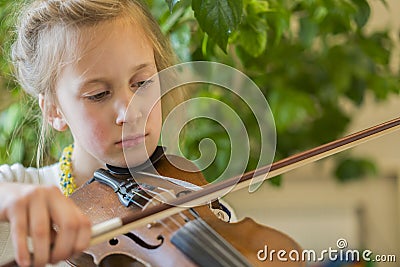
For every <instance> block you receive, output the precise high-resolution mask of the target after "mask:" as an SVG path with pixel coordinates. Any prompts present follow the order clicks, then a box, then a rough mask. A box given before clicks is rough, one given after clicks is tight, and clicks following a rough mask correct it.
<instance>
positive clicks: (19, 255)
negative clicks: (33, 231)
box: [7, 200, 31, 267]
mask: <svg viewBox="0 0 400 267" xmlns="http://www.w3.org/2000/svg"><path fill="white" fill-rule="evenodd" d="M7 217H8V218H9V221H10V225H11V229H10V230H11V239H12V241H13V247H14V252H15V260H16V261H17V263H18V265H19V266H22V267H25V266H30V265H31V256H30V253H29V249H28V242H27V237H28V213H27V204H26V202H25V201H23V200H21V201H19V202H18V203H17V204H15V205H13V206H12V207H11V209H10V212H9V214H7Z"/></svg>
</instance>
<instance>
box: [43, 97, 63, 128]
mask: <svg viewBox="0 0 400 267" xmlns="http://www.w3.org/2000/svg"><path fill="white" fill-rule="evenodd" d="M39 106H40V109H41V110H42V113H43V116H44V118H45V119H46V120H47V122H48V123H49V124H50V125H51V127H53V128H54V129H55V130H57V131H60V132H62V131H65V130H67V129H68V124H67V122H66V120H65V118H64V115H63V114H62V112H61V110H60V109H59V108H58V107H57V105H56V104H55V103H50V104H49V103H46V101H45V97H44V95H43V94H39Z"/></svg>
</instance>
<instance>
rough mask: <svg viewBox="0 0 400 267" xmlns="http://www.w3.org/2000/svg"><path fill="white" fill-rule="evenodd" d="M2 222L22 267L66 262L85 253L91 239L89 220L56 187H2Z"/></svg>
mask: <svg viewBox="0 0 400 267" xmlns="http://www.w3.org/2000/svg"><path fill="white" fill-rule="evenodd" d="M0 221H9V222H10V225H11V237H12V241H13V245H14V250H15V260H16V261H17V263H18V264H19V265H20V266H32V265H33V266H44V265H45V264H46V263H53V264H54V263H57V262H59V261H60V260H64V259H67V258H69V257H71V256H72V255H73V254H75V253H77V252H82V251H83V250H84V249H86V248H87V247H88V245H89V241H90V236H91V223H90V220H89V219H88V218H87V217H86V216H85V215H84V214H83V213H82V211H81V210H80V209H79V208H78V207H77V206H76V205H75V204H74V203H73V201H72V200H71V199H68V198H67V197H65V196H64V195H63V194H62V193H61V191H60V190H59V189H58V188H57V187H55V186H38V185H30V184H16V183H2V184H0ZM53 225H55V228H56V229H57V231H54V229H53ZM28 236H30V237H31V239H32V245H33V259H31V257H30V253H29V250H28V244H27V237H28Z"/></svg>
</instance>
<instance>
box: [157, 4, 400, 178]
mask: <svg viewBox="0 0 400 267" xmlns="http://www.w3.org/2000/svg"><path fill="white" fill-rule="evenodd" d="M153 2H156V1H153ZM158 2H163V1H162V0H160V1H158ZM189 2H190V1H189V0H187V1H183V3H180V2H179V3H175V5H174V6H173V10H172V16H173V15H174V14H181V15H180V16H179V18H176V17H175V23H174V24H169V27H168V31H165V33H166V34H169V36H170V38H171V41H172V44H173V46H174V47H175V49H176V51H177V52H178V55H179V56H180V57H181V59H182V60H184V61H188V60H207V61H217V62H222V63H225V64H228V65H230V66H233V67H235V68H237V69H239V70H241V71H242V72H244V73H245V74H247V75H248V76H249V77H250V78H251V79H252V80H254V81H255V82H256V83H257V85H258V86H259V88H260V89H261V90H262V92H263V93H264V95H265V96H266V97H267V99H268V102H269V104H270V107H271V109H272V112H273V115H274V117H275V123H276V129H277V137H278V144H277V151H276V160H279V159H282V158H285V157H287V156H290V155H292V154H294V153H297V152H299V151H303V150H305V149H309V148H312V147H315V146H318V145H321V144H323V143H326V142H329V141H332V140H335V139H337V138H339V137H342V136H343V134H344V132H345V131H346V129H347V127H348V126H349V124H350V123H351V119H352V118H351V114H348V113H346V111H345V110H344V109H343V108H342V107H341V106H340V104H339V103H340V102H341V101H343V100H345V101H347V102H351V103H353V105H354V106H355V107H358V106H361V105H362V104H363V103H364V99H365V96H366V94H372V95H374V96H375V99H376V100H377V101H384V100H386V99H387V98H388V97H389V96H390V95H391V94H397V93H398V90H399V76H398V74H396V73H393V72H392V71H391V68H390V59H391V56H392V50H393V40H391V39H390V36H389V34H388V31H375V32H370V31H369V32H367V31H365V26H366V25H367V23H368V21H369V18H370V14H371V7H370V5H369V3H368V2H367V1H366V0H313V1H309V0H296V1H291V0H242V1H241V2H242V3H241V6H242V12H238V11H237V10H234V8H232V7H230V6H228V5H224V10H223V13H224V14H226V16H228V17H229V18H230V20H233V18H232V17H233V15H230V14H242V15H241V18H240V20H239V19H238V20H236V21H240V23H239V25H238V26H237V27H236V30H235V31H233V32H232V33H231V35H230V36H229V39H228V47H227V48H226V47H225V42H221V40H220V39H218V38H219V37H221V35H222V33H223V32H222V31H220V28H218V30H215V25H219V23H218V21H219V20H220V15H219V14H220V13H222V12H220V13H218V12H216V13H215V12H213V9H215V8H218V5H214V6H212V7H211V6H208V5H207V3H208V1H195V0H193V1H192V2H193V3H192V6H190V4H189ZM222 2H224V3H227V1H222ZM380 2H381V3H382V4H383V5H387V4H386V2H385V1H380ZM199 3H204V5H203V6H202V8H203V11H202V12H203V13H201V14H204V15H203V16H199V15H197V14H198V13H199V12H198V11H196V10H194V12H193V9H194V7H196V8H198V7H199V5H200V4H199ZM238 6H239V4H237V6H235V8H237V7H238ZM229 8H232V10H231V11H228V9H229ZM206 9H208V12H207V11H206ZM193 13H194V15H193ZM205 14H207V15H205ZM230 20H229V21H230ZM160 23H161V24H163V21H160ZM199 25H200V27H199ZM210 25H212V26H210ZM232 28H234V27H232ZM225 29H226V28H225ZM212 31H215V32H218V33H219V34H214V35H211V34H210V32H212ZM225 32H226V31H225ZM198 95H202V96H204V95H208V96H209V97H215V95H213V93H212V92H210V91H207V89H204V90H203V91H200V92H198ZM218 99H219V100H221V101H224V102H225V103H226V104H228V105H230V106H234V103H233V102H232V100H231V99H230V98H229V97H226V96H222V97H221V96H219V98H218ZM246 112H248V111H245V110H241V114H240V115H241V117H242V118H248V117H250V116H249V114H246ZM246 122H247V124H246V127H247V129H248V131H249V132H252V131H254V130H255V129H257V125H256V124H255V122H251V121H246ZM200 124H202V125H201V126H200ZM206 125H207V123H206V122H202V123H199V126H198V127H197V128H196V133H195V134H193V135H190V134H189V140H187V142H185V144H186V145H185V147H184V150H185V153H186V155H197V149H198V145H199V142H200V140H201V139H202V138H205V137H209V138H212V139H213V140H214V141H215V142H216V146H217V147H218V148H220V149H221V150H222V151H220V152H219V154H217V157H220V158H222V159H223V160H218V161H217V160H216V162H214V166H213V167H210V168H209V169H208V170H207V172H206V175H207V177H208V178H209V179H210V180H212V179H213V177H215V176H217V175H218V173H220V170H221V169H223V167H224V166H226V164H227V161H228V160H229V157H227V156H226V155H229V148H224V145H223V142H225V141H222V140H221V138H220V136H221V134H222V133H221V132H219V131H218V130H217V128H216V127H212V126H208V127H207V126H206ZM224 149H225V150H224ZM255 160H256V158H251V159H250V162H249V167H248V169H249V170H250V169H251V168H252V167H253V166H254V165H255V164H254V161H255ZM220 161H222V162H220ZM348 162H351V168H354V171H353V172H352V171H350V170H349V169H351V168H344V166H350V164H349V163H346V164H345V163H343V161H340V162H338V163H337V170H336V171H335V174H336V176H337V177H338V179H339V180H340V181H344V180H350V179H351V178H355V179H356V178H358V177H360V175H365V174H371V173H373V172H368V169H370V168H371V166H370V165H368V164H366V162H367V160H366V159H357V160H355V159H354V160H351V158H349V161H348ZM368 162H369V161H368ZM213 174H214V175H213ZM343 177H346V178H343ZM274 183H275V184H279V183H280V179H277V180H275V181H274Z"/></svg>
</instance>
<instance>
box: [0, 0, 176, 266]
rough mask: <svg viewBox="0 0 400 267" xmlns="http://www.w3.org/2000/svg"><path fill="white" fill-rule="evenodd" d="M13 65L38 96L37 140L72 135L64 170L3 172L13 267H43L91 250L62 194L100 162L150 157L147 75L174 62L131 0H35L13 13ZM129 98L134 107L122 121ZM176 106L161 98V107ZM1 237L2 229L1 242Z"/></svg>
mask: <svg viewBox="0 0 400 267" xmlns="http://www.w3.org/2000/svg"><path fill="white" fill-rule="evenodd" d="M12 59H13V63H14V66H15V71H16V76H17V79H18V80H19V82H20V84H21V85H22V87H23V89H24V90H25V91H26V92H28V93H29V94H31V95H33V96H34V97H36V98H37V99H38V102H39V105H40V108H41V110H42V113H43V121H45V123H43V127H42V134H41V136H42V137H44V135H45V133H46V131H47V130H46V126H45V125H46V122H47V123H48V124H49V125H51V127H52V128H54V129H55V130H57V131H65V130H67V129H69V130H70V131H71V133H72V136H73V140H74V142H73V145H71V146H69V147H67V148H66V149H65V150H64V156H63V157H62V158H61V160H60V161H61V162H63V163H65V164H60V163H57V164H54V165H51V166H47V167H42V168H38V169H36V168H24V167H23V166H21V165H20V164H15V165H12V166H8V165H3V166H1V167H0V181H1V183H0V221H8V222H9V223H10V229H11V230H10V232H11V240H12V243H13V247H14V250H15V258H16V261H17V262H18V264H19V265H20V266H31V265H34V266H43V265H44V264H46V263H56V262H58V261H60V260H63V259H66V258H68V257H70V256H71V255H73V254H74V253H77V252H81V251H82V250H84V249H85V248H86V247H87V246H88V244H89V239H90V234H91V231H90V229H91V223H90V221H89V220H88V218H87V217H86V216H85V215H83V214H82V213H81V211H80V210H79V208H78V207H76V206H75V205H74V204H73V203H72V201H71V200H69V199H68V198H66V197H65V196H64V195H67V196H68V195H69V194H71V193H72V192H73V191H74V190H75V189H76V188H78V187H79V186H81V185H82V184H83V183H84V182H86V181H87V180H88V178H90V177H92V175H93V172H94V171H95V170H96V169H98V168H101V167H104V165H105V163H108V164H111V165H115V166H126V164H129V165H131V166H134V165H138V164H141V163H143V162H144V161H146V160H147V159H148V157H149V155H151V154H152V153H153V152H154V151H155V149H156V146H157V143H158V140H159V136H160V131H161V123H162V111H161V103H160V101H158V100H157V99H158V98H159V96H160V88H159V87H160V86H159V82H158V81H157V79H156V78H153V75H154V74H156V73H157V72H158V71H160V70H162V69H164V68H166V67H168V66H170V65H172V63H173V62H174V57H173V53H172V51H171V48H170V46H169V44H168V41H167V40H166V39H165V37H164V36H163V35H162V34H161V32H160V30H159V27H158V25H157V23H156V21H154V19H153V18H152V16H151V14H150V13H149V12H148V11H147V9H146V8H145V6H144V5H143V4H142V3H141V2H139V1H137V0H70V1H65V0H38V1H34V2H33V3H31V4H30V5H28V6H27V7H26V8H24V9H23V11H22V13H21V15H20V20H19V24H18V28H17V38H16V41H15V43H14V45H13V49H12ZM133 95H135V97H138V98H139V99H140V101H136V102H137V104H135V106H134V107H133V108H132V109H130V110H129V116H125V113H126V111H127V107H128V104H129V102H130V100H131V98H132V96H133ZM176 100H177V98H176V96H172V95H171V96H170V98H169V99H164V98H163V105H162V108H163V109H165V108H166V107H168V106H171V105H170V104H168V103H166V102H169V103H172V102H174V101H176ZM171 101H172V102H171ZM136 102H135V103H136ZM123 127H124V135H123V137H122V128H123ZM42 139H43V138H42ZM42 146H43V141H42V142H41V144H39V151H40V148H41V147H42ZM124 153H125V154H126V155H127V158H129V162H125V157H124ZM60 189H61V190H60ZM52 225H56V228H57V232H55V231H53V230H50V229H52V227H51V226H52ZM27 236H30V237H31V239H32V246H33V257H32V258H31V257H30V254H29V250H28V244H27ZM7 237H8V233H7V232H5V231H3V230H2V231H1V233H0V238H1V240H6V239H7ZM50 243H51V244H52V245H50ZM50 247H52V248H51V249H50ZM0 249H1V248H0ZM0 252H1V251H0ZM0 255H1V254H0Z"/></svg>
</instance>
